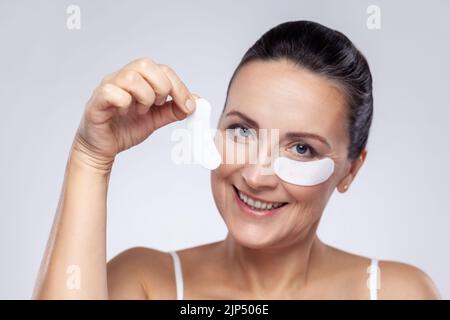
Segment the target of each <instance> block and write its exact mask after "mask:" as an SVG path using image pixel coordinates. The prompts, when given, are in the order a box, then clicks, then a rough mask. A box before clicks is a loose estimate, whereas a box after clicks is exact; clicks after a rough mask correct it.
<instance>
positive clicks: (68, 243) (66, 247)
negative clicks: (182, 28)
mask: <svg viewBox="0 0 450 320" xmlns="http://www.w3.org/2000/svg"><path fill="white" fill-rule="evenodd" d="M169 95H170V96H171V97H172V98H173V99H172V100H170V101H167V97H168V96H169ZM194 110H195V98H194V96H193V95H192V94H191V93H190V92H189V90H188V89H187V87H186V86H185V85H184V83H183V82H182V81H181V80H180V79H179V78H178V76H177V75H176V74H175V72H174V71H173V70H172V69H171V68H169V67H168V66H166V65H161V64H156V63H154V62H153V61H152V60H150V59H147V58H141V59H137V60H135V61H132V62H131V63H129V64H127V65H126V66H125V67H124V68H122V69H120V70H119V71H117V72H114V73H112V74H110V75H107V76H106V77H104V78H103V80H102V82H101V83H100V85H99V87H98V88H96V90H94V93H93V95H92V96H91V98H90V100H89V101H88V103H87V105H86V109H85V112H84V114H83V117H82V120H81V122H80V126H79V128H78V130H77V134H76V135H75V139H74V142H73V144H72V148H71V151H70V155H69V158H68V161H67V165H66V170H65V175H64V181H63V186H62V190H61V194H60V199H59V203H58V207H57V212H56V215H55V218H54V222H53V226H52V230H51V233H50V236H49V240H48V243H47V248H46V251H45V254H44V257H43V260H42V263H41V268H40V270H39V274H38V279H37V282H36V286H35V291H34V294H33V298H35V299H108V298H109V296H110V294H111V293H112V294H113V295H114V296H116V293H117V291H120V290H125V289H124V288H125V287H124V286H123V285H119V286H118V285H117V283H121V284H126V285H127V287H126V290H125V291H123V292H121V294H124V293H125V294H126V295H129V296H133V297H134V296H139V297H143V296H145V295H144V292H143V291H142V286H141V285H140V283H139V281H138V280H137V279H135V278H133V275H131V276H130V275H128V274H124V273H123V272H117V270H126V268H124V267H120V268H113V269H112V270H113V271H114V270H115V271H114V272H112V273H111V275H110V276H109V277H108V272H107V264H106V202H107V191H108V183H109V178H110V174H111V169H112V165H113V163H114V159H115V156H116V155H117V154H118V153H120V152H122V151H124V150H127V149H129V148H131V147H133V146H135V145H137V144H139V143H141V142H142V141H144V140H145V139H146V138H147V137H148V136H149V135H150V134H151V133H153V132H154V131H155V130H157V129H158V128H160V127H162V126H165V125H167V124H169V123H172V122H175V121H178V120H182V119H184V118H186V116H187V115H189V114H190V113H192V112H193V111H194ZM130 261H131V260H130ZM116 265H117V263H116ZM121 265H122V266H127V265H128V262H127V263H121ZM129 276H130V277H131V278H128V277H129ZM117 277H119V278H123V279H125V278H124V277H127V278H126V279H127V280H126V281H125V280H123V279H122V280H121V281H117V279H116V278H117ZM129 280H130V281H129ZM108 282H110V283H111V284H114V286H113V287H114V288H113V289H112V291H110V294H108ZM129 283H131V290H129V286H128V285H129Z"/></svg>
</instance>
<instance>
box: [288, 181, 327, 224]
mask: <svg viewBox="0 0 450 320" xmlns="http://www.w3.org/2000/svg"><path fill="white" fill-rule="evenodd" d="M332 183H333V181H332V179H331V177H330V179H329V180H327V181H326V182H324V183H321V184H319V185H315V186H308V187H304V186H296V185H292V184H288V183H285V182H282V185H283V188H284V189H285V190H286V192H287V193H288V194H289V195H290V197H291V198H292V199H293V202H294V204H295V207H296V208H298V209H299V210H301V211H303V212H310V213H311V214H312V215H315V214H316V213H317V214H321V213H322V211H323V209H324V208H325V206H326V204H327V202H328V199H329V198H330V195H331V192H330V190H332V189H333V187H332Z"/></svg>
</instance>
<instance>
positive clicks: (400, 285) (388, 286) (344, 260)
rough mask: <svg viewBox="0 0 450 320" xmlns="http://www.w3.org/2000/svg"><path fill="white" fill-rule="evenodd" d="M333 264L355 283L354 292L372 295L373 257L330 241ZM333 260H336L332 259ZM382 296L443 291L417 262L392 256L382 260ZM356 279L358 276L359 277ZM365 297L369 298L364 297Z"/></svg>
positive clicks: (416, 296)
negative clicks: (403, 260)
mask: <svg viewBox="0 0 450 320" xmlns="http://www.w3.org/2000/svg"><path fill="white" fill-rule="evenodd" d="M327 247H328V249H329V250H328V252H329V253H330V254H329V255H328V259H329V262H330V263H329V265H332V266H333V268H334V269H337V270H340V271H341V272H339V274H340V275H341V276H342V278H343V279H347V280H349V281H350V282H351V283H353V284H355V287H354V289H355V290H354V292H356V294H357V296H359V297H366V298H368V290H367V289H368V287H367V279H368V272H369V269H368V267H369V266H370V264H371V260H372V259H371V258H370V257H365V256H362V255H357V254H354V253H351V252H347V251H344V250H341V249H338V248H335V247H332V246H329V245H327ZM331 262H332V263H331ZM378 276H379V282H378V283H379V291H378V299H380V300H381V299H385V300H393V299H401V300H404V299H405V300H406V299H413V300H427V299H440V298H441V297H440V295H439V292H438V290H437V288H436V286H435V284H434V283H433V281H432V280H431V278H430V277H429V276H428V274H426V273H425V272H424V271H423V270H421V269H419V268H417V267H416V266H413V265H410V264H407V263H402V262H397V261H390V260H379V261H378ZM355 279H357V280H356V281H355ZM364 299H365V298H364Z"/></svg>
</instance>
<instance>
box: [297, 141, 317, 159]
mask: <svg viewBox="0 0 450 320" xmlns="http://www.w3.org/2000/svg"><path fill="white" fill-rule="evenodd" d="M292 149H293V152H294V153H297V155H301V156H305V157H306V158H313V157H314V156H316V154H317V153H316V151H315V150H314V149H313V148H312V147H310V146H309V145H308V144H306V143H297V144H296V145H295V146H294V147H293V148H292Z"/></svg>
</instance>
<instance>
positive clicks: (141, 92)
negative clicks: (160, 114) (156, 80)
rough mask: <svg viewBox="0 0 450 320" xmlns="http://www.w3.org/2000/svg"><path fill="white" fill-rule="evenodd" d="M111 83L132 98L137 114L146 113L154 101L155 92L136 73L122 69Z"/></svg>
mask: <svg viewBox="0 0 450 320" xmlns="http://www.w3.org/2000/svg"><path fill="white" fill-rule="evenodd" d="M111 81H112V82H113V83H114V84H115V85H117V86H118V87H120V88H122V89H124V90H126V91H127V92H129V93H130V94H131V95H132V96H133V98H134V99H135V101H136V111H137V113H138V114H144V113H147V111H148V110H149V109H150V106H151V105H152V104H153V103H154V101H155V99H156V94H155V91H154V90H153V89H152V87H150V85H149V84H148V82H147V81H145V80H144V78H143V77H142V76H141V75H140V74H139V73H138V72H137V71H134V70H131V69H123V70H122V71H120V72H119V73H117V75H116V76H115V77H114V78H113V79H112V80H111Z"/></svg>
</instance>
